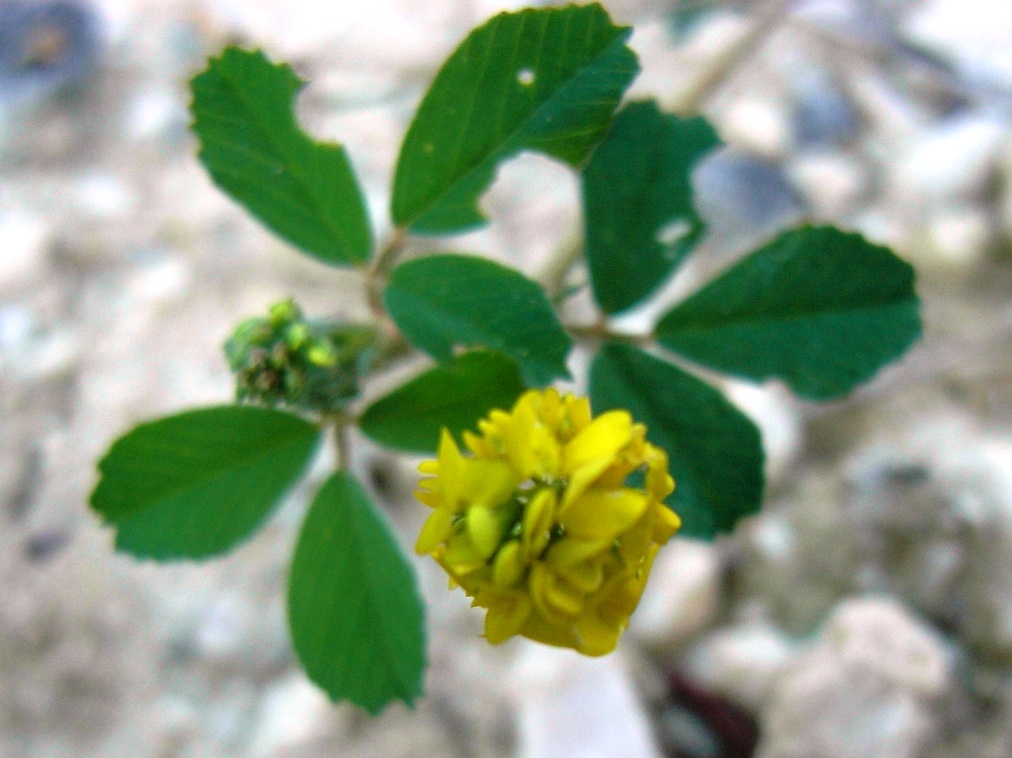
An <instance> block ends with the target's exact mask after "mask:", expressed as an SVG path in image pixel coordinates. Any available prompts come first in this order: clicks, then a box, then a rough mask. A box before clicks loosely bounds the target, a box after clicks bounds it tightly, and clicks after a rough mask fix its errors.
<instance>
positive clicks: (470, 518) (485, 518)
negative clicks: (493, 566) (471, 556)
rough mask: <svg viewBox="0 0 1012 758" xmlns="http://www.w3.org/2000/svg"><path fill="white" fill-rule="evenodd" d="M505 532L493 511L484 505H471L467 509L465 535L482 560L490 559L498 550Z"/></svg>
mask: <svg viewBox="0 0 1012 758" xmlns="http://www.w3.org/2000/svg"><path fill="white" fill-rule="evenodd" d="M505 531H506V530H505V528H504V526H503V524H502V523H501V519H500V518H499V516H498V514H496V513H495V511H494V509H492V508H488V507H486V506H484V505H472V506H471V507H470V508H468V509H467V533H468V535H469V536H470V537H471V542H472V544H474V547H475V548H476V549H477V551H478V552H479V553H480V554H481V557H482V558H484V559H488V558H491V557H492V554H493V553H495V551H496V550H498V549H499V543H500V542H501V541H502V537H503V532H505Z"/></svg>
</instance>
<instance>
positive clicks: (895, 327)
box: [657, 226, 921, 400]
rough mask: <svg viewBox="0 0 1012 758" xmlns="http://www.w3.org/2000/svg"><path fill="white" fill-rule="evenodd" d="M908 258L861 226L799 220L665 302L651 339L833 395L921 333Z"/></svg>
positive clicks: (749, 373)
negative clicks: (681, 297)
mask: <svg viewBox="0 0 1012 758" xmlns="http://www.w3.org/2000/svg"><path fill="white" fill-rule="evenodd" d="M918 308H919V302H918V299H917V294H916V293H915V291H914V272H913V269H912V268H911V267H910V265H909V264H908V263H906V262H905V261H902V260H900V259H899V258H897V257H896V256H895V255H894V254H893V253H892V252H890V251H889V250H888V249H886V248H884V247H879V246H878V245H873V244H871V243H870V242H867V241H866V240H865V239H864V238H863V237H862V236H861V235H859V234H851V233H847V232H842V231H840V230H839V229H835V228H833V227H813V226H803V227H801V228H799V229H795V230H792V231H789V232H786V233H785V234H783V235H781V236H780V237H778V238H777V239H775V240H773V241H772V242H770V243H769V244H768V245H766V246H765V247H763V248H761V249H760V250H757V251H756V252H754V253H752V255H750V256H748V257H747V258H745V259H744V260H742V261H741V262H739V263H738V264H736V265H735V266H733V267H732V268H731V269H730V270H729V271H727V272H726V273H724V274H723V275H722V276H720V277H718V278H717V279H716V280H714V281H713V282H711V283H710V284H708V285H707V286H705V287H704V288H703V289H702V290H700V291H699V292H697V293H696V294H694V295H692V296H691V297H689V298H688V299H687V300H685V301H684V302H682V303H680V304H679V305H677V306H675V307H674V308H673V309H672V310H670V311H669V312H668V313H667V314H666V315H665V316H664V317H663V318H662V319H661V321H660V322H659V323H658V324H657V340H658V341H659V342H660V343H661V344H662V345H664V346H665V347H667V348H668V349H670V350H673V351H675V352H677V353H679V354H681V355H684V356H686V357H688V358H691V359H692V360H695V361H698V362H699V363H702V364H705V365H707V366H711V367H713V368H716V369H719V370H721V371H727V372H729V373H732V374H735V375H738V376H743V377H747V378H750V379H757V380H761V379H767V378H771V377H777V378H780V379H783V380H784V381H785V382H787V384H789V385H790V386H791V388H793V389H794V390H795V391H796V392H797V393H799V394H801V395H804V396H805V397H810V398H814V399H819V400H825V399H829V398H834V397H839V396H840V395H843V394H846V393H847V392H849V391H850V390H851V389H853V388H854V386H856V385H857V384H860V383H861V382H863V381H865V380H867V379H869V378H870V377H871V376H872V375H873V374H874V373H875V372H876V371H878V370H879V369H880V368H881V367H882V366H884V365H885V364H887V363H889V362H890V361H892V360H894V359H895V358H897V357H899V356H900V355H901V354H902V353H903V352H904V351H905V350H906V349H907V348H908V347H910V345H911V344H913V342H914V341H915V340H916V339H917V337H918V336H920V333H921V321H920V317H919V315H918Z"/></svg>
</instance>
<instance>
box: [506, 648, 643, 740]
mask: <svg viewBox="0 0 1012 758" xmlns="http://www.w3.org/2000/svg"><path fill="white" fill-rule="evenodd" d="M510 681H512V682H514V683H515V689H514V690H513V691H512V693H511V694H512V695H513V696H514V697H515V706H516V709H517V726H518V731H519V735H518V736H519V744H518V749H517V752H516V755H517V756H519V758H557V756H563V755H564V756H566V758H654V757H655V756H659V755H660V753H659V751H658V748H657V745H656V744H655V742H654V738H653V735H652V730H651V728H650V723H649V720H648V719H647V715H646V713H645V711H644V709H643V705H642V704H641V703H640V702H639V700H638V698H637V695H636V690H635V687H634V686H633V682H632V680H631V678H630V676H629V674H628V672H627V671H626V669H625V667H624V665H623V663H622V657H621V655H619V654H612V655H609V656H605V657H602V658H586V657H584V656H581V655H579V654H577V653H574V652H572V651H570V650H557V649H554V648H548V647H543V646H539V645H533V644H532V645H528V646H527V647H526V648H525V650H524V651H523V654H522V655H521V656H520V657H519V658H518V659H517V661H516V664H515V668H514V670H513V672H512V676H511V677H510Z"/></svg>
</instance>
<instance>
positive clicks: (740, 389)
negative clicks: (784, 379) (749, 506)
mask: <svg viewBox="0 0 1012 758" xmlns="http://www.w3.org/2000/svg"><path fill="white" fill-rule="evenodd" d="M726 389H727V394H728V396H729V397H730V398H731V401H732V402H733V403H734V404H735V405H736V406H738V407H739V408H741V409H742V410H743V411H744V412H745V413H746V414H747V415H748V417H749V418H750V419H752V421H754V422H755V424H756V426H758V427H759V433H760V435H761V436H762V445H763V452H764V453H765V454H766V464H765V468H766V477H767V479H768V480H769V481H770V482H771V483H779V482H781V481H782V480H783V479H784V477H786V476H787V474H788V473H789V472H790V470H791V468H792V466H793V465H794V463H795V461H796V460H797V458H798V456H799V454H800V453H801V447H802V443H803V442H804V427H803V423H802V418H801V414H800V412H799V411H798V404H797V402H796V401H795V400H794V398H793V396H792V395H791V394H790V392H789V391H788V390H787V388H786V387H784V386H782V385H779V384H775V383H767V384H761V385H760V384H754V383H752V382H739V381H729V382H727V384H726Z"/></svg>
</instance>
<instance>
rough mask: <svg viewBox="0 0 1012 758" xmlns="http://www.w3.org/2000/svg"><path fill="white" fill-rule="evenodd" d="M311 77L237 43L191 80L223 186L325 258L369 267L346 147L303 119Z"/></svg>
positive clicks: (367, 232) (206, 145)
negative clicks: (318, 138) (312, 130)
mask: <svg viewBox="0 0 1012 758" xmlns="http://www.w3.org/2000/svg"><path fill="white" fill-rule="evenodd" d="M303 84H304V82H302V80H300V79H299V78H298V76H296V75H295V72H294V71H292V69H291V67H289V66H288V65H287V64H280V65H274V64H273V63H271V62H270V61H269V60H268V59H267V57H266V56H265V55H264V54H263V53H261V52H259V51H257V52H248V51H246V50H239V49H238V48H234V47H230V48H227V49H226V50H225V51H224V52H223V53H222V54H221V55H220V56H219V57H218V58H212V59H211V63H210V66H209V67H208V69H207V71H205V72H203V73H202V74H199V75H198V76H196V77H195V78H194V79H193V81H192V82H191V88H192V91H193V102H192V104H191V106H190V110H191V112H192V113H193V119H194V120H193V125H192V128H193V131H194V132H195V133H196V135H197V137H198V138H199V139H200V160H201V162H202V163H203V164H204V167H205V168H206V169H207V171H208V173H209V174H210V175H211V178H212V179H214V182H215V184H217V185H218V186H219V187H221V188H222V189H223V190H224V191H225V192H227V193H228V194H229V195H231V196H232V198H233V199H234V200H236V201H238V202H240V203H242V204H243V205H244V206H246V208H247V210H249V212H250V213H252V214H253V215H254V216H256V217H257V218H258V219H260V220H261V221H262V222H263V223H264V224H266V225H267V226H268V227H270V228H271V229H272V230H274V231H275V232H276V233H277V234H279V235H281V236H282V237H284V238H285V239H286V240H288V241H289V242H290V243H292V244H293V245H295V246H296V247H299V248H301V249H302V250H304V251H305V252H307V253H309V254H310V255H312V256H313V257H314V258H317V259H319V260H321V261H323V262H324V263H328V264H330V265H334V266H347V265H351V264H356V263H362V262H364V261H365V260H367V259H368V258H369V254H370V252H371V250H372V231H371V229H370V227H369V217H368V215H367V213H366V208H365V202H364V200H363V198H362V192H361V190H360V189H359V186H358V182H357V181H356V179H355V174H354V172H353V170H352V167H351V163H350V162H349V161H348V156H347V155H346V154H345V151H344V148H343V147H341V146H340V145H333V144H325V143H321V142H315V141H314V140H313V139H311V138H310V137H309V136H308V135H307V134H306V133H305V132H304V131H302V128H301V127H300V126H299V125H298V123H297V122H296V120H295V112H294V110H293V108H294V104H295V103H294V101H295V95H296V93H297V92H298V91H299V90H300V89H301V88H302V86H303Z"/></svg>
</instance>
